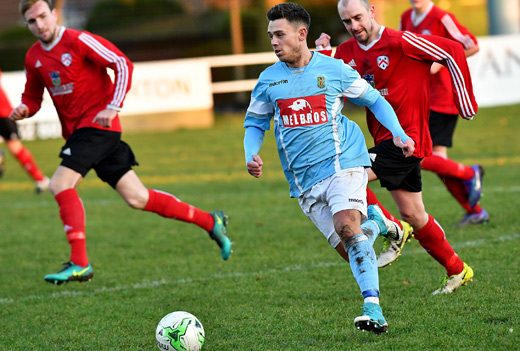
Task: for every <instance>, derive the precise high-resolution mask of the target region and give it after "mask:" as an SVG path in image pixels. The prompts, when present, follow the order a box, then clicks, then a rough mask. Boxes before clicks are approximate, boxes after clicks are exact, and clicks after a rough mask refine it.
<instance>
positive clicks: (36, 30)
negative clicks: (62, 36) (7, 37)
mask: <svg viewBox="0 0 520 351" xmlns="http://www.w3.org/2000/svg"><path fill="white" fill-rule="evenodd" d="M24 19H25V25H26V26H27V28H29V30H30V31H31V33H32V34H34V36H35V37H36V38H38V39H39V40H40V41H41V42H42V43H44V44H50V43H52V42H53V41H54V39H56V37H57V36H58V12H57V11H56V9H54V10H52V11H51V9H50V8H49V5H48V4H47V3H46V2H44V1H38V2H37V3H35V4H34V5H33V6H31V8H30V9H29V10H27V12H25V14H24Z"/></svg>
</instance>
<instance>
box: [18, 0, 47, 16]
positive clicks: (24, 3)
mask: <svg viewBox="0 0 520 351" xmlns="http://www.w3.org/2000/svg"><path fill="white" fill-rule="evenodd" d="M38 1H39V0H21V1H20V4H19V5H18V9H19V10H20V13H21V14H22V16H25V13H26V12H27V11H28V10H29V9H30V8H31V7H32V6H33V5H34V4H36V3H37V2H38ZM42 1H43V2H45V3H46V4H47V5H49V9H51V11H52V10H53V9H54V4H53V1H52V0H42Z"/></svg>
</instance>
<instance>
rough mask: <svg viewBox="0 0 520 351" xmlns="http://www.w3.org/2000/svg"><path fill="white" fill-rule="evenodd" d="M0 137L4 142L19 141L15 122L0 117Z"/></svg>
mask: <svg viewBox="0 0 520 351" xmlns="http://www.w3.org/2000/svg"><path fill="white" fill-rule="evenodd" d="M0 135H1V136H2V138H4V140H6V141H7V140H16V139H20V135H19V134H18V126H17V125H16V122H15V121H13V120H12V119H10V118H2V117H0Z"/></svg>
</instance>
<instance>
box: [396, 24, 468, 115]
mask: <svg viewBox="0 0 520 351" xmlns="http://www.w3.org/2000/svg"><path fill="white" fill-rule="evenodd" d="M403 39H404V40H405V41H406V42H408V43H409V44H410V45H412V46H414V47H416V48H417V49H419V50H421V51H423V52H425V53H426V54H428V55H429V56H431V58H432V60H433V61H437V62H439V61H445V63H446V66H447V67H448V70H449V72H450V75H451V79H452V82H453V86H454V88H455V91H456V97H457V99H458V101H459V108H460V112H461V114H462V115H463V116H464V117H471V116H474V115H476V114H477V113H476V108H475V107H476V106H473V103H472V99H471V96H472V92H470V91H469V90H468V88H467V86H468V84H467V83H466V80H465V76H464V74H463V71H462V70H461V68H460V67H459V65H458V64H457V61H456V60H455V59H454V58H453V56H452V55H451V54H450V53H449V52H447V51H446V50H444V49H443V48H441V47H439V46H438V45H435V44H434V43H432V42H431V41H429V40H426V39H425V38H424V37H418V36H416V35H415V34H413V33H410V32H403ZM445 40H446V39H445ZM464 60H465V56H464ZM466 71H468V72H466ZM466 71H465V72H466V73H467V78H468V79H471V78H470V77H469V70H466ZM469 86H470V87H471V81H470V85H469ZM475 105H476V103H475Z"/></svg>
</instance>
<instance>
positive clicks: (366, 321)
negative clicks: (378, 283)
mask: <svg viewBox="0 0 520 351" xmlns="http://www.w3.org/2000/svg"><path fill="white" fill-rule="evenodd" d="M354 325H355V326H356V328H357V329H359V330H362V331H369V332H372V333H374V334H381V333H386V332H387V331H388V323H387V322H386V320H385V317H383V310H381V306H379V305H378V304H377V303H372V302H365V303H364V304H363V314H362V315H361V316H359V317H356V318H355V319H354Z"/></svg>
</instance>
